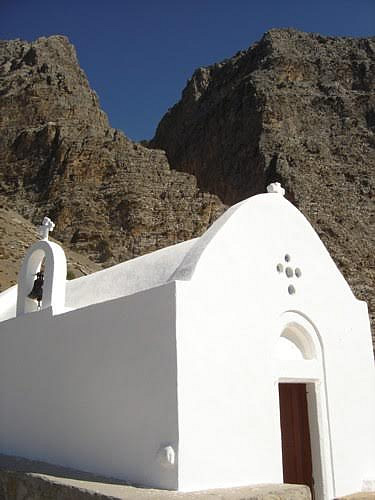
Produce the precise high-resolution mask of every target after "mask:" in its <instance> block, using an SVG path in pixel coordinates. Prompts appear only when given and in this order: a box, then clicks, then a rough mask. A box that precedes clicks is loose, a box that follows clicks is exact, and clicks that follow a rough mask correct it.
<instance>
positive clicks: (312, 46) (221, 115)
mask: <svg viewBox="0 0 375 500" xmlns="http://www.w3.org/2000/svg"><path fill="white" fill-rule="evenodd" d="M150 145H151V146H152V147H155V148H160V149H162V150H165V151H166V152H167V157H168V160H169V162H170V165H171V167H172V168H173V169H176V170H179V171H183V172H188V173H191V174H194V175H195V176H196V178H197V180H198V185H199V187H200V188H201V189H203V190H209V191H210V192H213V193H215V194H217V195H218V196H219V197H220V199H221V200H222V201H223V202H224V203H226V204H228V205H231V204H234V203H236V202H238V201H240V200H242V199H244V198H246V197H248V196H251V195H253V194H256V193H260V192H264V190H265V186H266V185H267V184H268V183H269V182H270V181H273V180H278V181H280V182H281V183H282V185H283V186H284V187H285V188H286V191H287V196H288V198H289V199H290V200H291V201H292V202H293V203H294V204H295V205H296V206H297V207H298V208H299V209H300V210H301V211H302V212H303V213H304V214H305V215H306V216H307V217H308V219H309V220H310V221H311V223H312V225H313V226H314V227H315V229H316V230H317V231H318V233H319V234H320V236H321V238H322V239H323V241H324V243H325V244H326V246H327V247H328V249H329V251H330V252H331V255H332V256H333V258H334V259H335V261H336V263H337V264H338V266H339V268H340V269H341V271H342V272H343V274H344V275H345V277H346V279H347V280H348V281H349V282H350V284H351V286H352V288H353V290H354V292H355V294H356V296H357V297H358V298H360V299H363V300H366V301H367V302H368V303H369V306H370V311H371V316H372V322H373V332H374V325H375V323H374V313H375V293H374V289H373V284H374V282H375V229H374V223H375V212H374V196H375V37H374V38H365V39H354V38H333V37H325V36H321V35H317V34H308V33H302V32H299V31H296V30H292V29H285V30H271V31H269V32H268V33H266V34H265V35H264V36H263V38H262V39H261V40H260V41H259V42H258V43H256V44H254V45H253V46H252V47H250V48H249V49H248V50H243V51H241V52H238V53H237V54H236V55H235V56H234V57H233V58H231V59H228V60H226V61H223V62H221V63H219V64H214V65H213V66H209V67H206V68H199V69H198V70H196V71H195V73H194V75H193V76H192V78H191V80H190V81H189V82H188V84H187V86H186V88H185V89H184V90H183V93H182V98H181V100H180V101H179V102H178V103H177V104H176V105H175V106H174V107H173V108H172V109H170V110H169V111H168V113H167V114H166V115H165V116H164V117H163V119H162V120H161V122H160V124H159V126H158V128H157V131H156V134H155V137H154V139H153V140H152V141H151V143H150ZM374 345H375V337H374Z"/></svg>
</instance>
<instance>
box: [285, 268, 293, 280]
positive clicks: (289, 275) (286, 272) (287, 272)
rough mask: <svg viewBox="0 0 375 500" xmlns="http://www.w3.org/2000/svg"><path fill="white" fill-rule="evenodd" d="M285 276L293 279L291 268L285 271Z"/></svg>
mask: <svg viewBox="0 0 375 500" xmlns="http://www.w3.org/2000/svg"><path fill="white" fill-rule="evenodd" d="M285 274H286V275H287V276H288V278H293V269H292V268H291V267H287V268H286V269H285Z"/></svg>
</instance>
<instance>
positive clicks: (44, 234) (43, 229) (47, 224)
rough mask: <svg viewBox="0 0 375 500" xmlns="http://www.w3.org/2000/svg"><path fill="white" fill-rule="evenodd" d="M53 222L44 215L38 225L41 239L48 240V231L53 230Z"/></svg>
mask: <svg viewBox="0 0 375 500" xmlns="http://www.w3.org/2000/svg"><path fill="white" fill-rule="evenodd" d="M54 227H55V224H54V223H53V222H52V221H51V219H50V218H49V217H44V219H43V222H42V225H41V226H39V236H40V238H41V239H42V240H48V233H49V232H50V231H53V228H54Z"/></svg>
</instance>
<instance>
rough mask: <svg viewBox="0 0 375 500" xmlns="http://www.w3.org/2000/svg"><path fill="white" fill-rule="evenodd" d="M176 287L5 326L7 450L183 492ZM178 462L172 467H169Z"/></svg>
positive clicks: (0, 357)
mask: <svg viewBox="0 0 375 500" xmlns="http://www.w3.org/2000/svg"><path fill="white" fill-rule="evenodd" d="M174 311H175V284H174V283H171V284H168V285H165V286H162V287H158V288H155V289H152V290H147V291H144V292H141V293H139V294H136V295H133V296H131V297H126V298H122V299H118V300H114V301H109V302H106V303H102V304H98V305H96V306H94V307H87V308H83V309H80V310H77V311H71V312H67V313H65V314H60V315H57V316H52V315H51V314H50V311H49V310H42V311H41V312H35V313H31V314H25V315H23V316H20V317H17V318H16V319H15V320H9V321H5V322H3V323H2V324H1V337H0V401H1V407H0V447H1V451H2V452H3V453H7V454H9V455H19V456H24V457H26V458H38V459H40V460H45V461H47V462H51V463H55V464H59V465H64V466H69V467H75V468H78V469H81V470H87V471H91V472H96V473H100V474H103V475H108V476H112V477H118V478H121V479H127V480H130V481H131V482H133V483H135V484H141V485H149V486H153V487H161V488H167V489H177V465H175V466H173V467H168V468H165V467H163V466H162V465H161V464H160V462H159V461H158V460H157V453H158V451H159V449H160V446H161V444H162V443H166V444H167V445H170V446H173V448H174V449H177V448H178V428H177V394H176V391H177V389H176V384H177V374H176V347H175V327H174V325H175V313H174ZM172 465H173V464H172Z"/></svg>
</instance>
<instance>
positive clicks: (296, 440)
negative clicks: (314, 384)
mask: <svg viewBox="0 0 375 500" xmlns="http://www.w3.org/2000/svg"><path fill="white" fill-rule="evenodd" d="M279 396H280V425H281V440H282V455H283V473H284V483H292V484H307V485H308V486H310V488H311V491H313V477H312V459H311V444H310V429H309V416H308V408H307V398H306V384H279Z"/></svg>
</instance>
